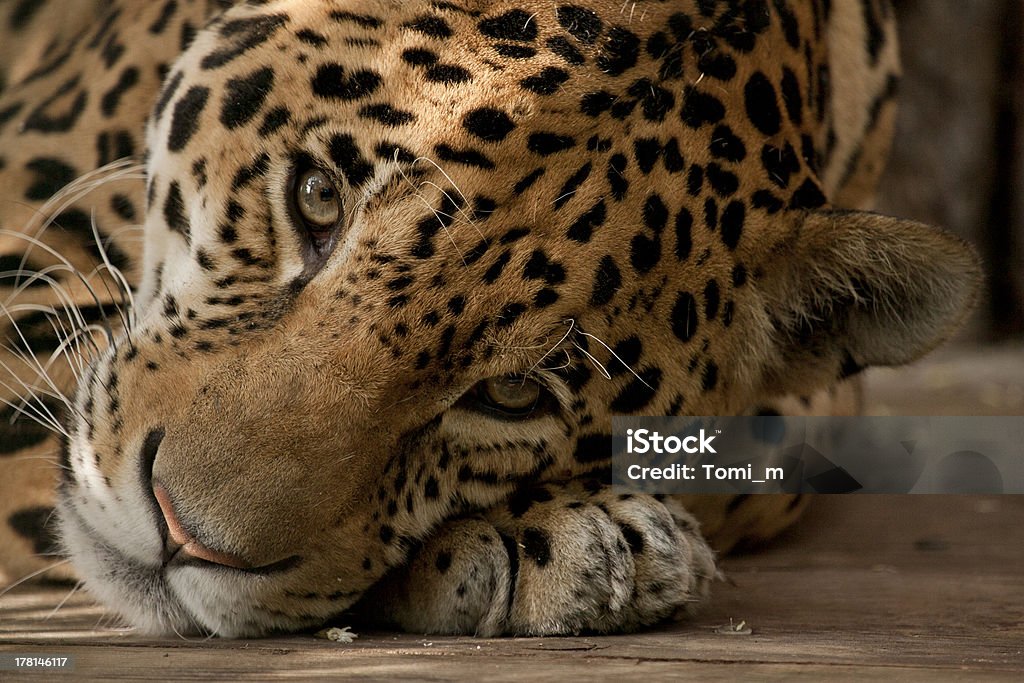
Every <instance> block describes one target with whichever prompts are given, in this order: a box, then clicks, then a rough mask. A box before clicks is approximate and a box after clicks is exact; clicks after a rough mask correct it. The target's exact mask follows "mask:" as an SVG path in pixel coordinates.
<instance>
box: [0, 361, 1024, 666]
mask: <svg viewBox="0 0 1024 683" xmlns="http://www.w3.org/2000/svg"><path fill="white" fill-rule="evenodd" d="M1021 358H1022V357H1021V356H1020V355H1019V354H1011V355H1009V356H1004V355H999V354H995V355H991V354H990V355H987V356H985V357H984V358H978V359H976V360H977V361H978V364H979V368H980V369H978V370H976V371H971V372H969V373H968V374H969V377H970V378H971V380H970V383H973V384H971V386H970V387H969V392H968V390H967V389H965V388H964V382H965V380H964V376H963V373H964V372H966V371H964V370H963V368H964V364H963V363H956V364H953V365H952V366H951V368H952V369H950V368H947V367H944V366H943V365H942V363H943V361H942V360H941V358H940V359H939V360H938V361H936V362H935V363H933V364H932V365H931V366H928V367H925V368H924V369H922V370H918V371H917V372H918V374H917V375H913V374H910V375H907V374H904V375H902V376H900V377H898V378H897V379H896V380H889V379H886V378H884V377H883V378H882V379H881V380H879V382H880V384H879V386H878V387H876V392H875V396H876V399H875V401H874V403H873V404H872V412H876V413H886V412H908V411H909V410H910V409H912V408H913V407H914V406H915V405H923V404H925V403H928V402H932V403H933V404H934V405H932V406H931V407H932V408H935V410H930V411H928V412H942V409H943V408H945V409H946V411H948V410H950V406H956V405H957V404H958V403H959V405H960V408H961V410H959V411H958V412H962V413H968V412H972V410H971V409H972V408H973V409H974V410H973V412H983V413H988V414H998V413H1004V414H1006V413H1008V414H1013V413H1019V410H1020V406H1019V405H1018V404H1017V402H1018V401H1022V402H1024V393H1021V392H1020V391H1019V389H1020V388H1021V387H1024V382H1019V381H1018V380H1020V379H1021V375H1022V374H1024V362H1022V360H1021ZM993 363H995V364H997V365H999V364H1004V366H1000V367H997V368H995V369H993V368H992V367H991V366H992V364H993ZM958 373H960V374H958ZM983 385H984V386H983ZM958 387H959V388H958ZM945 391H950V392H952V394H951V396H950V397H949V398H948V399H946V398H944V393H943V392H945ZM985 392H988V399H986V400H987V401H988V405H986V404H985V400H983V396H982V394H984V393H985ZM965 396H970V397H973V398H970V400H969V401H966V402H965ZM921 412H924V411H921ZM723 566H724V569H725V571H726V573H727V574H728V578H729V581H728V582H722V583H719V584H718V585H717V586H716V588H715V591H714V600H713V602H712V603H711V604H710V605H709V606H708V607H707V608H706V609H705V610H704V612H703V613H702V614H701V615H700V616H698V617H696V618H694V619H692V620H690V621H687V622H684V623H679V624H674V625H671V626H667V627H664V628H661V629H659V630H656V631H653V632H647V633H643V634H638V635H628V636H616V637H580V638H547V639H539V638H517V639H486V640H478V639H473V638H434V637H428V638H423V637H418V636H415V635H399V634H391V633H360V634H359V638H358V640H356V641H355V643H353V644H351V645H342V644H339V643H333V642H330V641H325V640H319V639H315V638H313V637H311V636H292V637H288V638H274V639H266V640H258V641H223V640H210V641H202V640H196V641H184V640H174V639H170V640H147V639H143V638H140V637H138V636H135V635H133V634H132V633H130V632H128V631H122V630H116V629H113V628H109V627H105V626H104V624H105V623H108V622H109V621H110V619H109V618H105V616H104V614H103V612H102V610H100V609H98V608H96V607H94V606H92V605H91V604H90V603H89V602H88V599H87V598H84V597H79V596H75V597H73V598H72V599H70V600H68V601H67V602H66V603H65V604H64V605H63V606H62V607H61V608H60V609H59V610H58V611H57V612H56V613H55V614H54V613H53V611H54V608H55V607H56V606H57V605H58V603H60V602H61V601H62V599H63V598H64V597H65V595H66V592H67V591H66V589H54V588H41V587H38V586H36V587H29V588H20V589H16V590H14V591H12V592H10V593H8V594H7V595H5V596H3V597H0V653H14V652H16V653H26V654H29V653H31V654H41V653H48V654H55V655H62V656H63V655H70V656H73V657H74V658H75V671H74V673H73V674H71V675H70V676H69V680H70V679H71V678H73V679H74V680H76V681H77V680H132V679H140V678H157V679H161V680H176V679H185V678H187V679H191V680H214V679H222V678H225V677H238V676H243V677H246V678H257V679H259V680H294V679H303V678H310V679H322V678H324V677H325V676H328V675H340V676H344V677H346V678H365V679H373V680H395V679H416V680H453V679H454V680H514V681H543V680H565V679H573V678H586V679H593V680H603V679H615V678H619V679H621V678H626V677H628V678H629V679H634V678H643V679H646V680H651V681H653V680H662V679H678V678H679V677H686V678H693V679H695V680H701V681H717V680H730V681H731V680H742V679H748V678H749V679H754V680H764V679H768V680H773V679H786V680H790V679H793V678H795V677H798V676H806V677H810V678H814V679H821V678H827V679H829V680H847V679H858V680H860V679H864V678H868V679H873V680H889V679H896V680H909V681H916V680H920V681H934V680H940V679H958V680H972V681H977V680H989V679H999V680H1021V678H1020V677H1021V674H1022V673H1024V496H999V497H996V496H992V497H953V496H902V497H897V496H891V497H889V496H845V497H844V496H834V497H826V496H822V497H819V498H818V499H817V500H816V501H815V508H813V509H812V511H811V512H810V514H809V515H808V516H807V518H806V519H805V521H803V522H802V523H801V524H799V525H798V526H797V527H796V528H795V529H794V530H793V531H792V532H790V533H789V534H788V535H787V536H786V537H784V538H782V539H779V541H777V542H776V543H774V544H773V545H772V546H771V547H770V548H768V549H766V550H764V551H762V552H759V553H755V554H746V555H740V556H735V557H730V558H727V559H726V560H725V561H724V563H723ZM730 622H731V623H732V624H733V625H734V626H738V625H739V624H740V623H741V622H744V627H749V628H750V629H751V632H750V634H749V635H726V634H724V633H720V627H723V626H728V625H729V624H730ZM726 630H727V629H726ZM44 678H45V679H46V680H50V679H53V678H58V677H56V676H54V675H52V674H46V675H44V676H35V675H20V677H19V676H18V675H15V674H12V673H11V672H4V671H0V681H7V680H21V679H25V680H43V679H44Z"/></svg>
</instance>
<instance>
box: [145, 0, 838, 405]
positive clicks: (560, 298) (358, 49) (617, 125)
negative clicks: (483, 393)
mask: <svg viewBox="0 0 1024 683" xmlns="http://www.w3.org/2000/svg"><path fill="white" fill-rule="evenodd" d="M613 4H615V3H599V2H598V3H574V4H566V5H551V6H550V7H546V8H544V9H543V10H541V11H538V12H532V11H531V12H527V11H526V10H525V9H522V8H520V7H519V6H518V5H517V4H515V3H505V2H494V3H478V4H476V5H474V6H472V7H471V8H470V9H461V8H456V7H455V6H453V5H449V4H447V3H438V2H430V3H428V2H410V3H385V2H372V1H367V2H361V3H359V2H356V3H353V2H349V3H343V4H339V5H337V6H336V7H335V6H334V5H332V4H330V3H293V2H277V3H267V4H265V5H262V6H260V7H243V8H239V9H236V10H232V11H230V12H228V13H227V14H226V15H225V16H224V17H223V18H221V19H220V20H218V21H217V22H215V23H214V24H212V25H211V26H210V27H209V28H208V29H207V30H206V31H205V32H203V33H202V34H201V35H200V37H199V38H198V39H197V40H196V42H195V44H194V45H193V47H192V48H191V49H190V50H189V51H188V52H187V53H186V54H185V55H184V56H183V57H182V59H181V60H180V61H179V62H178V63H177V65H176V66H175V68H174V70H172V72H171V75H170V77H169V79H168V85H167V86H166V89H165V92H164V93H163V95H162V96H161V98H160V101H159V102H158V104H157V107H156V111H155V116H154V119H153V125H152V129H151V133H150V138H149V144H150V154H151V157H150V159H151V168H152V169H153V173H152V177H151V189H150V196H151V199H152V204H151V212H150V213H151V216H150V219H151V221H155V222H157V223H160V222H166V223H167V224H168V225H167V227H168V228H169V229H170V231H171V233H172V234H171V235H170V237H169V239H170V240H171V241H173V242H174V243H175V244H177V247H175V248H178V249H181V248H186V249H188V250H189V254H190V258H189V259H183V262H184V263H186V264H187V267H186V271H181V270H180V269H179V272H178V274H177V289H178V290H179V295H180V296H186V297H187V296H189V294H190V293H193V294H194V292H195V290H196V283H197V282H198V281H200V279H205V280H207V281H209V280H212V281H214V282H224V281H225V280H228V281H231V280H232V278H235V279H237V278H236V277H235V276H233V275H232V274H233V273H235V272H237V271H241V270H244V271H246V272H250V273H251V272H252V271H253V270H254V269H257V270H260V269H261V270H262V272H263V279H264V280H265V281H266V282H267V283H272V284H275V285H276V286H277V287H278V289H277V293H278V294H277V295H278V296H280V297H282V300H285V299H288V297H290V296H291V295H292V293H294V291H295V289H296V287H295V283H296V281H297V280H298V279H301V276H302V273H303V264H302V261H301V258H300V256H299V249H298V247H297V246H296V242H295V240H296V235H295V228H294V225H293V223H294V222H293V221H292V220H290V219H289V217H288V216H287V214H286V213H285V212H284V208H283V207H284V206H285V205H286V204H287V196H286V194H287V190H288V187H289V185H288V177H289V173H290V172H291V170H292V167H293V165H294V162H295V159H296V158H297V156H299V155H308V156H309V157H311V158H312V159H313V160H314V161H315V163H317V164H319V165H321V166H322V167H323V168H325V169H329V170H330V171H331V172H332V173H333V174H335V176H336V178H337V179H338V182H339V185H340V186H341V190H342V196H343V200H344V204H345V212H346V220H345V224H344V228H343V231H342V234H341V235H340V237H339V243H338V245H337V247H336V248H335V252H334V253H333V254H332V256H331V258H330V259H329V261H328V263H327V265H326V266H325V268H324V271H323V272H322V273H320V274H318V276H317V277H316V278H314V279H313V282H311V283H309V284H308V291H312V292H317V293H319V294H323V295H324V296H317V298H316V301H317V304H316V307H315V311H311V312H309V315H307V316H306V318H309V319H312V320H315V321H316V323H317V324H318V325H320V326H326V327H329V328H331V329H332V331H333V332H334V333H336V334H342V333H343V334H345V335H348V337H349V338H353V337H355V338H359V339H362V340H364V341H366V342H367V343H369V344H370V346H369V347H365V348H366V353H368V354H371V355H377V354H381V355H382V356H384V357H387V358H391V359H399V358H401V360H400V361H396V362H399V364H400V365H401V366H402V368H403V371H408V370H410V369H411V368H415V369H417V370H421V369H425V368H428V367H431V366H432V365H433V361H435V360H437V359H439V358H440V359H442V362H443V365H444V366H445V367H446V370H448V371H451V370H452V369H453V368H458V367H463V368H464V367H468V366H469V365H470V364H471V363H473V362H474V361H480V362H481V363H482V362H483V361H491V360H493V356H494V355H495V353H494V352H495V349H503V350H504V351H503V352H502V353H500V354H498V358H499V360H497V361H494V362H495V363H497V364H496V365H491V366H487V367H486V368H484V367H479V368H477V369H478V370H479V371H480V372H485V371H486V372H496V371H500V372H505V371H510V370H519V371H522V370H523V368H524V367H528V366H529V365H530V364H531V363H532V362H533V361H535V360H536V359H537V357H539V356H541V355H542V354H543V353H544V352H545V351H546V350H547V348H544V349H541V350H539V351H538V349H539V348H540V346H541V345H542V344H543V343H545V342H548V341H551V340H552V336H553V335H554V341H557V338H558V336H559V335H560V334H561V332H560V330H561V331H564V330H565V329H566V325H577V324H582V325H584V326H585V327H587V328H589V329H590V330H592V331H593V332H594V333H595V334H597V335H598V336H603V335H605V333H606V331H607V330H608V329H609V328H610V326H611V325H612V324H613V323H614V324H615V325H616V329H617V330H618V332H617V336H623V335H622V331H624V330H625V331H629V330H630V329H631V328H639V327H640V326H641V325H648V326H649V325H650V319H651V318H654V319H660V320H662V321H664V322H663V323H661V325H664V326H665V327H666V328H668V329H671V330H672V331H673V333H674V334H673V337H672V338H671V339H672V343H677V342H679V341H682V342H685V343H686V344H688V345H690V346H691V347H692V354H691V355H690V357H689V359H688V361H687V362H688V363H689V364H690V367H691V368H693V367H695V366H701V365H707V364H705V363H703V362H702V361H701V360H700V357H701V356H703V355H704V354H706V353H707V352H708V351H709V348H710V346H711V345H712V342H711V337H710V334H711V332H710V330H712V329H714V328H718V329H715V331H714V335H715V338H716V342H717V343H718V344H719V345H721V344H728V343H730V342H729V341H728V338H729V331H728V329H727V328H729V327H730V326H731V324H732V322H733V316H734V315H736V314H737V310H738V309H737V307H736V305H735V302H734V300H733V293H734V290H737V292H736V294H737V295H738V294H739V293H738V290H739V288H741V287H742V286H743V284H744V282H745V276H746V273H747V272H748V270H752V269H754V267H755V266H754V265H753V264H749V265H748V264H747V263H745V262H744V256H745V255H748V254H752V255H753V257H754V258H757V256H758V255H759V254H763V253H764V252H766V251H769V250H770V249H771V248H772V246H773V244H776V243H777V242H778V241H779V240H781V239H783V238H784V237H785V233H786V231H787V229H788V221H786V220H785V219H784V214H785V213H786V211H787V210H793V209H796V210H802V209H805V208H815V207H817V206H819V205H821V204H822V203H823V202H824V196H823V194H822V192H821V190H820V188H819V186H818V184H817V181H816V180H815V179H814V175H813V170H814V165H815V164H816V159H817V154H818V152H817V151H816V144H817V141H816V140H815V139H812V137H811V136H810V135H809V134H808V133H806V132H805V131H804V126H809V124H810V122H811V121H812V120H815V119H816V117H820V116H821V115H822V114H821V112H820V111H818V109H819V108H820V107H822V106H824V105H823V103H822V102H821V101H815V99H814V98H813V97H810V96H808V97H802V96H801V95H800V94H799V93H796V92H794V90H793V88H792V87H790V86H791V85H792V83H791V81H793V79H797V78H799V79H806V78H808V75H809V74H808V72H811V74H813V73H814V72H815V69H816V68H817V60H818V59H819V58H820V57H821V55H819V54H816V52H815V50H814V49H812V48H807V49H806V50H798V49H796V48H797V46H799V45H800V40H799V39H796V40H794V39H792V37H790V36H788V35H786V34H787V32H788V30H789V28H788V24H787V23H786V20H787V17H789V19H790V20H792V16H791V15H787V16H781V17H780V16H774V17H773V16H771V15H770V14H769V12H768V9H767V5H765V4H764V3H756V2H755V3H747V4H745V5H744V6H743V8H742V9H731V8H725V7H724V6H723V7H722V8H718V7H716V6H712V5H711V4H709V3H693V5H692V6H690V5H688V4H687V3H683V4H684V5H686V6H685V7H681V6H676V5H671V6H663V5H661V4H658V5H653V4H652V5H650V6H648V5H646V4H645V5H644V7H643V9H642V11H641V12H640V14H633V15H632V16H631V15H630V14H628V13H623V12H619V11H618V10H619V8H618V5H617V4H616V6H615V8H614V9H613V8H612V5H613ZM815 7H816V5H815ZM741 56H742V57H743V59H742V60H741V59H739V57H741ZM796 74H799V76H797V75H796ZM732 81H735V83H731V84H730V85H728V87H726V86H725V84H726V83H729V82H732ZM739 84H743V85H739ZM775 84H778V90H779V91H780V92H781V94H780V93H779V92H777V86H776V85H775ZM730 110H732V111H738V112H742V114H741V115H738V116H736V115H733V116H728V117H727V116H726V114H725V112H726V111H730ZM783 111H785V115H784V114H783ZM797 150H800V151H799V152H797ZM769 223H773V224H774V225H773V227H774V228H775V230H774V231H775V233H776V236H775V237H771V236H769V237H765V236H764V235H763V234H762V233H764V232H765V230H764V227H765V225H767V224H769ZM151 232H155V235H153V237H152V238H151V239H153V240H157V241H159V240H165V243H164V246H163V247H162V248H166V239H168V236H167V234H166V233H165V232H164V231H160V230H156V231H151ZM173 233H177V235H174V234H173ZM179 238H183V239H184V243H183V244H182V242H181V239H179ZM153 251H159V249H157V250H153ZM163 275H164V276H165V278H169V279H170V280H171V281H173V280H174V278H175V275H174V274H173V273H169V272H164V273H163ZM184 283H188V284H187V286H185V284H184ZM669 283H671V285H669ZM289 286H290V287H291V289H288V287H289ZM669 286H671V287H672V288H673V291H671V292H669V291H667V287H669ZM169 288H170V289H174V287H173V282H172V286H170V287H169ZM413 292H415V294H413ZM325 300H326V301H329V302H330V303H329V304H328V305H325V303H324V302H325ZM300 301H301V297H300ZM282 305H283V306H284V307H288V306H290V304H287V303H285V304H282ZM299 308H300V309H301V306H299ZM645 321H646V322H645ZM410 335H412V337H413V340H414V341H415V342H416V343H415V346H416V348H415V349H414V351H413V352H411V353H410V352H409V348H410V347H411V346H413V344H412V343H411V342H410V340H409V337H410ZM755 336H756V335H755ZM613 341H614V340H613ZM750 341H751V340H750V339H747V340H746V341H745V342H738V343H740V344H741V345H743V344H746V345H749V344H750ZM754 341H755V342H756V339H755V340H754ZM197 343H200V344H203V346H204V347H208V346H209V344H210V343H209V342H205V343H204V342H203V340H201V339H200V340H199V341H198V342H197ZM655 346H657V344H656V343H652V347H655ZM523 349H530V350H531V351H530V352H523V351H522V350H523ZM736 355H737V357H738V359H739V361H738V362H742V358H743V357H744V356H749V355H750V354H744V353H739V354H736ZM452 356H454V358H453V357H452ZM711 366H714V367H713V368H712V369H711V370H708V369H707V368H708V367H711ZM717 373H718V367H717V365H716V364H715V363H710V365H707V367H705V370H704V380H703V382H704V384H705V389H708V388H714V386H715V384H716V381H717ZM648 384H650V382H648Z"/></svg>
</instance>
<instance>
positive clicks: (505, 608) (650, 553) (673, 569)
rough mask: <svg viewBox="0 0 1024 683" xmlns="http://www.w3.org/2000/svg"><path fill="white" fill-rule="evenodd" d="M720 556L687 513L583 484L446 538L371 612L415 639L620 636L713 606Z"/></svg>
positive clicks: (454, 526)
mask: <svg viewBox="0 0 1024 683" xmlns="http://www.w3.org/2000/svg"><path fill="white" fill-rule="evenodd" d="M714 576H715V565H714V556H713V554H712V552H711V550H710V549H709V548H708V546H707V544H706V543H705V542H704V540H703V538H702V537H701V536H700V533H699V531H698V529H697V524H696V522H695V521H694V520H693V518H692V517H690V516H689V515H688V514H687V513H686V512H685V511H684V510H683V509H682V507H681V506H679V504H678V503H676V502H675V501H672V500H665V501H659V500H656V499H655V498H653V497H651V496H645V495H616V494H614V493H612V492H611V490H610V489H608V488H606V487H604V486H600V485H597V486H585V485H583V484H581V483H577V482H573V483H570V484H566V485H546V486H537V487H534V488H531V489H526V490H522V491H520V492H518V493H517V494H516V495H514V496H513V497H512V498H511V499H510V500H509V501H508V503H507V504H506V505H503V506H501V507H498V508H494V509H492V510H489V511H488V512H487V513H486V514H485V515H484V516H483V518H474V519H462V520H455V521H452V522H449V523H447V524H446V525H444V526H442V527H441V529H439V530H438V532H436V533H435V534H434V535H433V536H432V537H431V538H430V539H429V540H428V541H427V542H426V543H425V544H424V545H423V547H422V548H421V549H420V550H419V551H418V552H417V553H416V554H415V556H414V557H413V559H412V561H411V562H410V563H409V564H408V565H407V566H406V567H404V568H402V569H401V570H398V571H396V572H395V573H393V574H392V575H391V576H389V577H388V578H387V579H385V580H384V581H383V582H381V584H379V585H378V586H376V587H375V588H374V589H373V591H371V593H370V594H369V595H368V596H367V597H366V598H365V599H364V600H363V603H362V612H363V613H364V614H366V613H367V612H368V610H370V611H373V612H374V617H375V619H374V620H375V621H377V622H384V623H389V624H391V625H397V626H399V627H401V628H403V629H405V630H408V631H413V632H430V633H472V634H477V635H484V636H490V635H499V634H517V635H553V634H566V633H578V632H580V631H597V632H614V631H626V630H631V629H635V628H637V627H639V626H643V625H646V624H651V623H654V622H657V621H660V620H662V619H664V618H666V617H668V616H670V615H672V614H673V613H674V612H676V611H677V610H680V609H688V608H690V607H692V606H693V605H695V604H697V603H699V602H700V601H702V600H703V599H704V598H705V597H706V595H707V592H708V588H709V585H710V582H711V580H712V579H713V578H714Z"/></svg>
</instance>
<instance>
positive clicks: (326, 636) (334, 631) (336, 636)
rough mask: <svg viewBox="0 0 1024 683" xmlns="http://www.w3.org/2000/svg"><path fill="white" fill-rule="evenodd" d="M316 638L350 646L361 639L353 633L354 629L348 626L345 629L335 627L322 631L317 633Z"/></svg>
mask: <svg viewBox="0 0 1024 683" xmlns="http://www.w3.org/2000/svg"><path fill="white" fill-rule="evenodd" d="M313 637H314V638H322V639H323V640H333V641H334V642H336V643H342V644H346V645H347V644H348V643H351V642H354V641H355V639H356V638H358V637H359V635H358V634H356V633H352V627H351V626H346V627H345V628H338V627H337V626H333V627H331V628H325V629H323V630H321V631H317V632H316V633H315V634H314V635H313Z"/></svg>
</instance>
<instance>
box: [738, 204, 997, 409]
mask: <svg viewBox="0 0 1024 683" xmlns="http://www.w3.org/2000/svg"><path fill="white" fill-rule="evenodd" d="M798 220H799V221H800V222H799V224H798V226H797V229H796V230H795V231H794V237H793V238H792V240H790V241H788V242H786V243H784V244H783V245H781V247H780V249H778V250H776V251H774V253H773V254H772V255H770V256H769V258H768V263H765V264H764V266H763V268H762V269H761V270H762V272H763V273H764V275H763V276H761V277H760V278H759V279H758V284H759V285H760V290H761V293H762V295H763V296H764V297H765V298H766V302H765V303H766V311H767V313H768V316H769V318H770V320H771V322H770V331H769V334H770V335H771V336H772V337H773V339H772V342H773V345H774V346H775V349H776V351H777V353H775V354H771V355H772V356H774V361H773V362H772V363H770V365H769V367H768V368H767V375H766V377H765V380H766V382H767V383H769V386H773V387H780V386H785V387H787V391H801V390H802V391H806V390H807V388H808V386H821V385H825V384H829V383H831V382H832V381H834V380H835V379H837V378H842V377H847V376H849V375H852V374H855V373H856V372H859V371H860V370H862V369H863V368H865V367H866V366H869V365H900V364H903V363H909V362H910V361H913V360H915V359H917V358H919V357H921V356H922V355H924V354H925V353H927V352H928V351H930V350H931V349H933V348H935V347H936V346H938V345H939V344H940V343H941V342H943V341H944V340H945V339H946V338H948V337H949V336H950V335H951V334H953V333H954V332H955V331H956V330H957V328H958V327H959V326H960V325H961V324H962V323H963V321H964V319H965V318H966V317H967V315H968V314H969V313H970V311H971V309H972V307H973V305H974V301H975V298H976V296H977V293H978V289H979V285H980V282H981V266H980V263H979V260H978V257H977V255H976V253H975V252H974V250H973V249H972V248H971V247H970V246H969V245H967V244H966V243H965V242H963V241H961V240H959V239H958V238H956V237H954V236H952V235H950V234H948V233H946V232H943V231H941V230H937V229H935V228H932V227H929V226H927V225H922V224H920V223H915V222H912V221H907V220H901V219H898V218H890V217H888V216H882V215H879V214H874V213H867V212H862V211H835V210H829V211H812V212H808V213H806V214H803V215H802V217H801V218H799V219H798ZM801 387H802V388H801Z"/></svg>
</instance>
